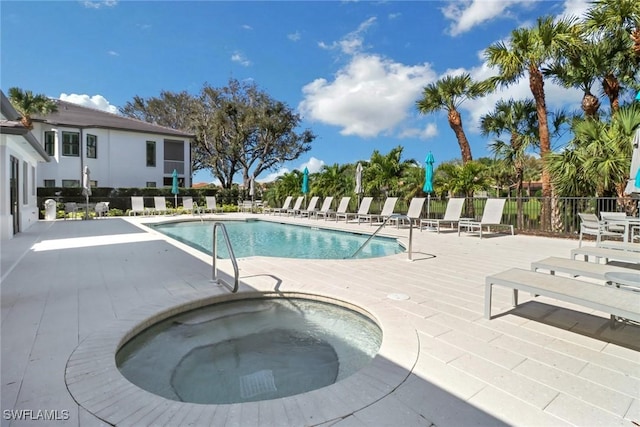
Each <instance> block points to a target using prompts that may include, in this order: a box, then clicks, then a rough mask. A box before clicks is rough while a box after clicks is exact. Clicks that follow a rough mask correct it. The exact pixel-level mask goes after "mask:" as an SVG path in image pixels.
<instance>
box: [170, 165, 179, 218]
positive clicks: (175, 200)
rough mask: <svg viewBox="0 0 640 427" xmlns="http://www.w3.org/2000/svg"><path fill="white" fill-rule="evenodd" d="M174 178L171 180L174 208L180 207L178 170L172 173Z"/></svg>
mask: <svg viewBox="0 0 640 427" xmlns="http://www.w3.org/2000/svg"><path fill="white" fill-rule="evenodd" d="M171 176H172V178H173V180H172V181H171V194H173V208H174V209H178V193H179V190H178V171H177V170H175V169H174V170H173V174H172V175H171Z"/></svg>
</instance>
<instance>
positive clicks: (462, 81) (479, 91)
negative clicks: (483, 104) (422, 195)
mask: <svg viewBox="0 0 640 427" xmlns="http://www.w3.org/2000/svg"><path fill="white" fill-rule="evenodd" d="M489 89H490V86H489V85H487V84H486V83H484V82H475V81H473V79H472V78H471V76H470V75H469V74H467V73H465V74H461V75H458V76H445V77H443V78H441V79H440V80H438V81H437V82H435V83H431V84H429V85H427V86H426V87H425V88H424V90H423V92H422V99H421V100H419V101H418V102H417V103H416V105H417V107H418V111H420V113H422V114H429V113H435V112H438V111H440V110H445V111H446V112H447V119H448V121H449V126H450V127H451V129H452V130H453V132H454V133H455V135H456V139H457V141H458V145H459V146H460V153H461V154H462V162H463V163H467V162H469V161H471V160H473V156H472V155H471V146H470V145H469V140H468V139H467V135H466V134H465V133H464V127H463V125H462V117H461V116H460V111H458V108H459V107H460V105H461V104H462V103H464V101H466V100H468V99H475V98H478V97H479V96H482V95H484V94H486V93H487V92H488V91H489Z"/></svg>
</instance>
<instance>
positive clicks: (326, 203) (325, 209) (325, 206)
mask: <svg viewBox="0 0 640 427" xmlns="http://www.w3.org/2000/svg"><path fill="white" fill-rule="evenodd" d="M332 203H333V196H329V197H325V198H324V200H323V201H322V206H320V209H319V210H317V211H315V212H314V213H313V215H314V216H315V217H316V219H318V215H322V216H324V217H325V219H326V217H327V214H328V213H329V212H330V211H331V204H332Z"/></svg>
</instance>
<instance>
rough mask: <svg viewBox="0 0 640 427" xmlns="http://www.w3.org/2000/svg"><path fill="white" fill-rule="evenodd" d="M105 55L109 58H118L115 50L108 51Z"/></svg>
mask: <svg viewBox="0 0 640 427" xmlns="http://www.w3.org/2000/svg"><path fill="white" fill-rule="evenodd" d="M107 55H109V56H120V54H119V53H118V52H116V51H115V50H110V51H108V52H107Z"/></svg>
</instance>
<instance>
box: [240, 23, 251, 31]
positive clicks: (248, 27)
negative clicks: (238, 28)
mask: <svg viewBox="0 0 640 427" xmlns="http://www.w3.org/2000/svg"><path fill="white" fill-rule="evenodd" d="M242 29H243V30H253V27H252V26H251V25H248V24H244V25H243V26H242Z"/></svg>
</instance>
